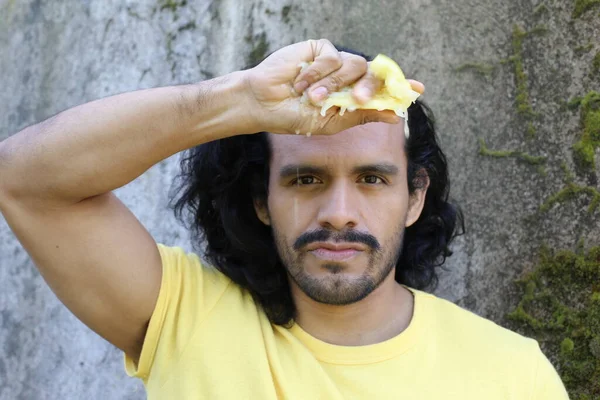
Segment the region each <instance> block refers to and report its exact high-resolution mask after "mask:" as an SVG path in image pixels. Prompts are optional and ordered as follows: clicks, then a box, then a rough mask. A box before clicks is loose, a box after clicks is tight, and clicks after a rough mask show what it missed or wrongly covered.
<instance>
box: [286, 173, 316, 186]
mask: <svg viewBox="0 0 600 400" xmlns="http://www.w3.org/2000/svg"><path fill="white" fill-rule="evenodd" d="M320 182H321V181H319V180H318V179H317V178H316V177H314V176H311V175H305V176H300V177H298V178H296V179H294V180H293V181H292V185H298V186H300V185H314V184H316V183H320Z"/></svg>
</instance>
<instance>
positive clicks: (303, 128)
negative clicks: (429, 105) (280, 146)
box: [244, 39, 423, 135]
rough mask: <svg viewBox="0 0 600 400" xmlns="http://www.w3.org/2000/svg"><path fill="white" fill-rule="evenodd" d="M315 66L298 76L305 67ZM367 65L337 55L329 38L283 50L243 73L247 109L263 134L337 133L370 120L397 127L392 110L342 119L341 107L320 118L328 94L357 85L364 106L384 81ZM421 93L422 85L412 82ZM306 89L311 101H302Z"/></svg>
mask: <svg viewBox="0 0 600 400" xmlns="http://www.w3.org/2000/svg"><path fill="white" fill-rule="evenodd" d="M309 62H312V64H311V65H310V66H309V67H307V68H305V69H304V70H302V71H301V72H300V65H301V64H302V63H309ZM367 69H368V63H367V61H366V60H365V59H364V58H363V57H360V56H357V55H354V54H350V53H345V52H339V51H338V50H337V49H336V48H335V47H334V46H333V45H332V44H331V42H329V41H328V40H325V39H321V40H308V41H305V42H300V43H296V44H293V45H290V46H287V47H284V48H282V49H280V50H278V51H276V52H275V53H273V54H272V55H270V56H269V57H268V58H267V59H265V60H264V61H263V62H262V63H260V64H259V65H258V66H256V67H254V68H252V69H250V70H248V71H244V72H245V73H246V77H245V78H246V86H247V87H248V92H249V96H248V97H249V99H250V100H249V105H248V106H249V107H251V115H252V116H253V118H254V119H255V122H256V126H258V127H260V130H264V131H268V132H272V133H303V134H306V133H308V132H310V133H311V134H325V135H328V134H334V133H337V132H340V131H342V130H345V129H348V128H351V127H352V126H355V125H360V124H365V123H368V122H387V123H397V122H399V121H400V119H399V117H398V116H397V115H396V114H395V113H394V112H393V111H388V110H386V111H377V110H361V109H359V110H356V111H354V112H346V113H345V114H344V115H343V116H340V115H339V114H338V110H337V109H334V108H332V109H329V110H328V111H327V113H326V114H325V116H324V117H323V116H321V115H320V111H321V108H320V107H317V106H314V105H313V104H311V102H312V103H319V102H320V101H322V100H324V99H325V98H326V97H327V94H328V93H332V92H335V91H338V90H340V89H341V88H343V87H346V86H349V85H351V84H354V83H356V85H355V87H354V89H353V95H354V97H355V99H356V101H357V102H359V103H365V102H367V101H368V100H369V99H371V97H372V96H373V94H374V93H375V92H376V91H377V90H378V89H379V87H380V86H381V84H382V82H381V81H379V80H378V79H376V78H375V77H373V76H371V74H369V73H368V72H367ZM409 82H410V83H411V86H412V87H413V89H414V90H416V91H418V92H420V93H422V92H423V84H421V83H420V82H417V81H410V80H409ZM304 91H307V93H308V97H309V99H310V100H311V102H306V101H302V97H301V95H302V93H303V92H304Z"/></svg>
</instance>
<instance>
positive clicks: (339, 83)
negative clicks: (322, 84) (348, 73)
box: [327, 74, 345, 92]
mask: <svg viewBox="0 0 600 400" xmlns="http://www.w3.org/2000/svg"><path fill="white" fill-rule="evenodd" d="M344 83H345V82H344V79H343V78H342V77H341V76H340V75H338V74H333V75H330V76H329V77H328V82H327V87H328V89H330V91H331V92H336V91H338V90H339V89H341V88H342V87H343V86H344Z"/></svg>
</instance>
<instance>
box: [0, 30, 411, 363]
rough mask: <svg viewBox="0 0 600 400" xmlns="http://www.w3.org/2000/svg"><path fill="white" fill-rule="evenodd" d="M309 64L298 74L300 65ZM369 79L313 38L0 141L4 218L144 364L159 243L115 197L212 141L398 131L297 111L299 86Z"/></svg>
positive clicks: (62, 291) (372, 114)
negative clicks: (216, 74)
mask: <svg viewBox="0 0 600 400" xmlns="http://www.w3.org/2000/svg"><path fill="white" fill-rule="evenodd" d="M310 61H314V63H313V64H312V65H311V67H310V68H307V69H306V70H304V71H303V72H302V74H300V75H299V74H298V72H299V68H298V64H300V63H301V62H310ZM365 73H366V61H365V60H364V59H362V58H360V57H358V56H353V57H348V56H346V55H341V54H340V53H339V52H338V51H337V50H336V49H335V48H334V47H333V46H332V45H331V43H329V42H328V41H326V40H319V41H307V42H302V43H297V44H294V45H291V46H288V47H285V48H283V49H281V50H279V51H278V52H276V53H274V54H273V55H272V56H270V57H269V58H268V59H267V60H265V61H264V62H263V63H261V64H260V65H259V66H257V67H255V68H254V69H252V70H247V71H241V72H235V73H232V74H228V75H225V76H223V77H220V78H216V79H213V80H210V81H205V82H200V83H198V84H193V85H185V86H177V87H166V88H157V89H149V90H143V91H137V92H131V93H125V94H121V95H117V96H112V97H108V98H105V99H101V100H97V101H93V102H90V103H87V104H84V105H81V106H78V107H75V108H72V109H69V110H67V111H64V112H62V113H60V114H58V115H56V116H55V117H53V118H50V119H49V120H46V121H44V122H41V123H39V124H37V125H33V126H30V127H28V128H26V129H24V130H23V131H21V132H19V133H17V134H15V135H13V136H11V137H10V138H8V139H6V140H4V141H3V142H0V212H1V213H2V214H3V216H4V218H5V219H6V221H7V222H8V224H9V226H10V227H11V229H12V230H13V232H14V233H15V236H16V237H17V239H18V240H19V241H20V242H21V244H22V245H23V247H24V248H25V250H26V251H27V252H28V253H29V255H30V257H31V259H32V260H33V262H34V263H35V264H36V266H37V267H38V269H39V270H40V272H41V274H42V276H43V277H44V279H45V280H46V282H47V283H48V284H49V286H50V287H51V288H52V290H53V291H54V293H56V295H57V296H58V298H59V299H60V300H61V301H62V302H63V303H64V304H65V305H66V306H67V307H68V308H69V309H70V310H71V311H72V312H73V314H75V315H76V316H77V317H78V318H79V319H80V320H81V321H82V322H83V323H85V324H86V325H87V326H89V327H90V328H91V329H92V330H94V331H95V332H97V333H98V334H99V335H101V336H102V337H104V338H105V339H106V340H108V341H109V342H110V343H112V344H114V345H115V346H116V347H118V348H120V349H121V350H123V351H124V352H126V353H127V354H128V355H129V356H131V357H132V358H133V359H134V360H137V359H138V358H139V355H140V352H141V348H142V343H143V340H144V336H145V332H146V329H147V325H148V322H149V320H150V317H151V315H152V312H153V310H154V306H155V304H156V300H157V297H158V292H159V289H160V282H161V276H162V265H161V260H160V255H159V253H158V249H157V247H156V243H155V241H154V239H153V238H152V237H151V236H150V234H149V233H148V232H147V231H146V229H145V228H144V227H143V226H142V225H141V224H140V222H139V221H138V220H137V219H136V218H135V216H134V215H133V214H132V213H131V211H130V210H128V209H127V207H125V205H124V204H123V203H122V202H121V201H120V200H119V199H118V198H117V197H116V196H115V195H114V194H113V193H112V190H114V189H117V188H119V187H121V186H123V185H126V184H127V183H129V182H131V181H133V180H134V179H135V178H137V177H138V176H140V175H141V174H142V173H144V172H145V171H146V170H147V169H148V168H150V167H151V166H153V165H154V164H156V163H158V162H160V161H161V160H163V159H165V158H167V157H169V156H171V155H173V154H176V153H178V152H180V151H182V150H185V149H188V148H191V147H194V146H197V145H199V144H202V143H206V142H209V141H212V140H217V139H221V138H226V137H229V136H233V135H240V134H251V133H254V132H258V131H263V130H266V131H269V132H274V133H294V132H295V131H296V130H300V131H301V132H312V133H313V134H333V133H336V132H339V131H341V130H344V129H347V128H349V127H351V126H354V125H357V124H360V123H366V122H375V121H384V122H397V117H396V116H395V115H393V113H391V112H377V111H373V110H360V111H356V112H353V113H346V114H345V115H344V116H343V117H341V116H339V115H337V113H336V111H335V110H330V112H328V114H327V115H326V116H325V117H319V116H318V114H319V111H320V110H319V109H318V108H316V107H312V106H310V105H306V104H303V103H301V102H300V99H299V97H298V94H299V93H301V92H302V91H303V90H304V89H302V86H306V85H298V83H299V82H301V81H306V82H307V83H308V89H306V90H309V93H311V90H312V89H314V88H316V87H318V86H325V87H326V88H327V89H328V90H329V91H330V92H332V91H335V90H337V89H339V88H340V87H341V86H345V85H349V84H351V83H355V82H357V81H358V84H357V86H356V88H357V90H358V89H359V88H367V89H370V90H374V88H376V87H377V85H378V83H377V82H375V81H374V80H373V78H372V77H369V76H367V75H365ZM294 85H296V89H297V90H296V93H295V92H294V91H292V90H291V89H292V87H293V86H294ZM413 86H415V87H416V88H417V90H419V89H421V90H422V86H420V84H419V83H415V84H413ZM298 88H300V90H298ZM357 93H358V92H357ZM357 99H358V100H360V101H366V100H368V98H365V97H364V95H362V94H361V97H360V98H359V97H357Z"/></svg>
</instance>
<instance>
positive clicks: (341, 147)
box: [269, 122, 406, 167]
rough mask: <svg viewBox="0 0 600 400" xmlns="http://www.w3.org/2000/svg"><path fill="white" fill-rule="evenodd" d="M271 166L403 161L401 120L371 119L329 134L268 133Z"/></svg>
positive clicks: (404, 155) (404, 156)
mask: <svg viewBox="0 0 600 400" xmlns="http://www.w3.org/2000/svg"><path fill="white" fill-rule="evenodd" d="M269 141H270V143H271V148H272V155H271V165H272V166H275V167H277V166H281V165H283V164H289V163H298V162H303V163H314V164H344V165H355V164H360V163H371V162H383V161H387V162H390V163H395V164H404V163H405V160H406V153H405V150H404V143H405V139H404V132H403V128H402V123H400V124H396V125H392V124H386V123H383V122H374V123H369V124H365V125H359V126H355V127H352V128H350V129H347V130H345V131H342V132H340V133H337V134H335V135H330V136H321V135H318V136H316V135H315V136H311V137H307V136H306V135H275V134H271V135H269Z"/></svg>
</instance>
